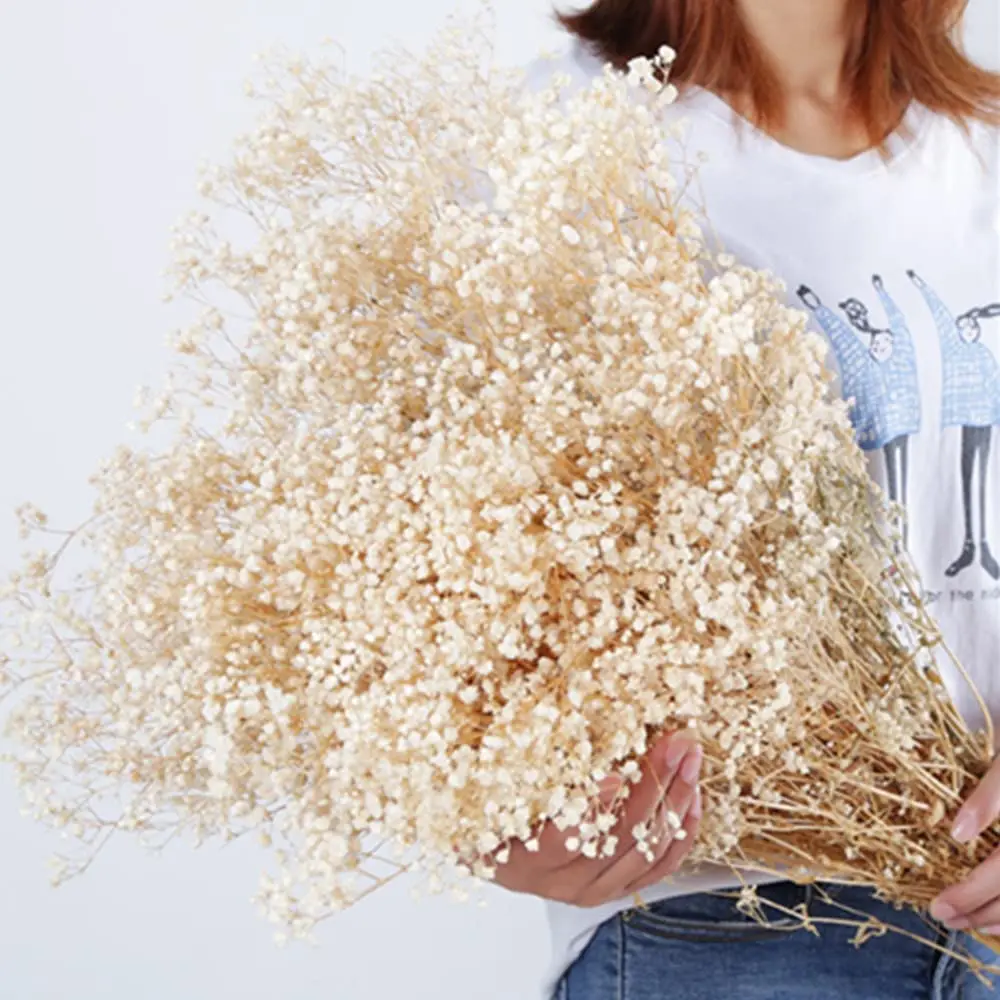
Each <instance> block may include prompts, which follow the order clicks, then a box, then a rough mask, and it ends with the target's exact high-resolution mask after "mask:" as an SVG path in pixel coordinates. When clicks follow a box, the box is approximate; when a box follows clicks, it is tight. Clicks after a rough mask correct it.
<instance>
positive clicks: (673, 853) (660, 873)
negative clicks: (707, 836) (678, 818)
mask: <svg viewBox="0 0 1000 1000" xmlns="http://www.w3.org/2000/svg"><path fill="white" fill-rule="evenodd" d="M701 809H702V806H701V789H700V788H696V789H695V792H694V799H693V801H692V802H691V808H690V809H689V810H688V812H687V815H686V816H685V817H684V825H683V826H682V827H681V829H682V830H683V831H684V837H683V838H677V837H675V838H674V840H673V841H672V842H671V844H670V846H669V848H668V849H667V851H666V852H665V853H664V855H663V857H662V858H660V860H659V861H657V863H656V864H654V865H653V866H652V867H651V868H650V869H649V870H648V871H647V872H646V873H645V874H644V875H643V876H642V877H641V878H640V879H639V880H638V882H635V883H633V884H632V885H629V886H627V887H626V890H625V892H626V893H635V892H641V891H642V890H643V889H648V888H649V887H650V886H651V885H657V884H658V883H660V882H662V881H664V879H667V878H669V877H670V876H671V875H674V874H676V873H677V871H679V870H680V867H681V865H682V864H683V863H684V859H685V858H686V857H687V856H688V855H689V854H690V853H691V848H692V847H694V838H695V835H696V834H697V832H698V824H699V823H700V822H701Z"/></svg>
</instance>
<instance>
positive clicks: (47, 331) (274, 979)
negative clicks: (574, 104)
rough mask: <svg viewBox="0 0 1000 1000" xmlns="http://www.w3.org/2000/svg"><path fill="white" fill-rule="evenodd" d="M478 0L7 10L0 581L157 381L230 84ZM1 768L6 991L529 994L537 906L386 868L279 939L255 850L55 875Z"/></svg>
mask: <svg viewBox="0 0 1000 1000" xmlns="http://www.w3.org/2000/svg"><path fill="white" fill-rule="evenodd" d="M474 6H475V0H462V2H458V0H424V2H416V0H383V2H381V3H378V2H367V3H358V2H357V0H170V2H167V0H142V2H141V3H135V2H133V0H86V2H85V3H81V2H80V0H32V2H31V3H23V2H22V3H15V2H14V0H5V2H4V3H2V4H0V83H2V86H0V122H2V123H3V131H2V133H0V136H2V139H0V145H2V150H3V152H2V157H0V292H2V296H0V303H2V307H0V342H2V346H3V353H2V354H0V575H2V576H4V577H5V576H6V575H7V572H8V571H9V570H10V569H11V568H12V567H13V565H14V563H15V562H16V559H17V556H18V553H19V552H20V551H21V549H22V548H23V543H21V542H20V541H19V540H18V539H17V536H16V526H15V521H14V517H13V514H12V512H13V508H14V507H15V506H16V505H17V504H19V503H22V502H24V501H29V500H30V501H32V502H35V503H38V504H39V505H40V506H41V507H42V508H43V509H45V510H46V511H47V512H48V513H50V514H51V515H52V517H53V522H54V523H55V524H56V526H58V527H67V526H72V525H75V524H78V523H79V522H80V521H82V520H83V519H84V518H85V517H86V516H87V514H88V512H89V505H90V503H91V502H92V499H93V497H92V494H91V491H90V489H89V487H88V486H87V477H88V476H89V475H90V474H91V473H92V472H93V471H94V469H95V468H96V466H97V464H98V463H99V462H100V461H101V460H102V459H103V458H105V457H106V456H107V455H109V454H110V452H111V451H112V449H113V448H114V447H115V445H116V444H118V443H119V442H120V441H128V442H130V443H136V442H137V441H139V440H140V439H139V438H137V437H136V436H134V435H131V434H129V433H128V432H127V431H126V429H125V425H126V423H127V422H128V421H130V420H131V419H133V417H134V412H133V410H132V398H133V394H134V391H135V389H136V387H137V386H138V385H139V384H142V383H146V384H151V385H154V386H156V385H159V382H160V377H161V373H162V371H163V370H164V366H165V365H166V364H167V363H168V361H169V359H170V354H169V352H168V351H167V349H166V347H165V345H164V338H165V336H166V334H167V333H168V331H169V330H170V329H171V328H172V326H173V325H175V323H176V318H175V317H174V316H173V314H172V313H171V311H170V309H169V308H167V307H165V306H163V305H162V304H161V302H160V294H161V292H162V290H163V284H162V280H161V278H160V272H161V269H162V268H163V266H164V265H165V264H166V263H167V260H168V253H167V240H168V230H169V227H170V225H171V223H173V222H174V221H175V220H176V219H177V218H178V217H179V216H180V215H181V214H182V213H183V212H185V211H187V210H189V209H191V208H193V207H194V206H195V205H196V204H197V200H196V197H195V193H194V191H195V170H196V166H197V163H198V161H199V159H201V158H202V156H207V157H209V158H210V159H213V160H216V161H218V160H220V159H223V158H225V156H226V152H227V149H228V147H229V143H230V141H231V139H232V137H233V136H234V135H235V134H236V133H237V132H238V131H240V130H241V129H242V128H244V127H246V126H247V125H248V124H249V123H250V121H251V120H252V113H253V109H252V105H251V104H250V102H248V101H247V100H245V99H244V97H243V91H242V83H243V80H244V79H245V78H246V77H247V76H248V75H249V74H250V72H251V70H252V61H251V60H252V55H253V53H254V52H256V51H259V50H261V49H263V48H265V47H266V46H268V45H270V44H271V43H273V42H276V41H282V42H286V43H288V44H289V45H290V46H292V47H295V48H298V49H304V50H310V49H314V48H315V47H316V43H317V42H318V41H319V40H320V39H322V38H323V37H324V36H331V37H333V38H336V39H337V40H338V41H340V42H342V43H343V45H344V46H345V48H346V50H347V52H348V53H349V56H350V59H351V62H352V65H354V66H356V67H363V66H364V65H365V64H366V62H367V58H368V56H369V54H370V52H371V51H372V50H373V49H375V48H379V47H381V46H382V45H383V44H385V43H387V42H389V41H403V42H405V43H407V44H408V45H411V46H414V47H416V46H422V45H423V43H424V41H425V40H426V39H427V38H429V37H430V35H431V34H432V33H433V31H434V30H435V29H436V28H437V27H438V26H440V25H441V24H442V22H443V19H444V17H445V16H446V15H447V14H448V13H449V12H450V11H453V10H455V9H456V8H458V7H465V8H472V7H474ZM497 6H498V8H499V11H498V24H499V30H500V34H499V51H500V56H501V58H502V59H503V60H504V61H506V62H511V63H526V62H527V61H529V60H530V59H531V58H532V57H533V56H534V55H535V54H536V53H537V52H538V51H539V50H540V49H542V48H550V47H553V46H555V45H557V44H558V43H559V41H560V38H559V35H558V33H557V32H556V31H555V30H554V29H553V28H552V26H551V23H550V22H549V19H548V14H549V10H550V2H549V0H502V2H501V3H499V4H498V5H497ZM997 8H998V5H997V2H996V0H974V2H973V4H972V10H971V15H970V21H969V42H970V47H971V48H972V50H973V51H974V53H975V54H976V56H977V57H978V58H980V59H981V60H982V61H984V62H989V63H991V64H993V63H995V62H997V55H998V43H1000V38H998V29H1000V20H998V9H997ZM19 809H20V803H19V799H18V796H17V793H16V790H15V788H14V786H13V782H12V780H11V779H10V775H9V773H7V772H0V847H2V850H0V998H2V1000H220V998H229V997H233V998H240V1000H414V998H416V1000H424V998H427V1000H430V998H433V1000H535V998H537V997H538V996H539V988H538V983H539V979H540V976H541V973H542V970H543V968H544V966H545V963H546V961H547V959H548V937H547V928H546V925H545V922H544V918H543V912H542V907H541V906H540V904H538V903H536V902H534V901H532V900H528V899H526V898H523V897H514V896H512V895H509V894H506V893H502V892H500V891H493V890H491V891H488V892H487V899H488V904H489V905H488V906H487V907H486V908H485V909H480V908H476V907H474V906H471V905H463V904H459V903H454V902H451V901H450V900H448V899H447V898H440V899H433V900H423V901H419V902H414V901H413V900H412V899H411V898H410V893H409V891H408V888H407V886H406V885H403V884H400V885H394V886H392V887H390V888H388V889H386V890H385V891H384V892H383V893H380V894H376V895H375V896H374V897H372V898H371V899H369V900H367V901H366V902H364V903H363V904H361V905H360V906H358V907H357V908H356V909H354V910H352V911H350V912H348V913H346V914H342V915H341V916H339V917H338V918H336V919H334V920H333V921H331V922H330V923H328V924H327V925H325V927H323V928H322V929H321V930H320V945H319V947H317V948H309V947H308V946H304V945H293V946H291V947H290V948H288V949H285V950H279V949H277V948H276V947H275V946H274V945H273V943H272V937H271V928H270V926H269V925H268V924H266V923H265V922H264V921H263V920H262V919H261V918H259V917H258V916H257V914H256V912H255V911H254V909H253V907H252V906H251V905H250V904H249V897H250V896H251V894H252V893H253V891H254V890H255V888H256V883H257V876H258V873H259V871H260V869H261V867H262V865H263V864H264V862H265V857H264V855H263V853H262V852H260V851H258V850H257V849H256V848H254V847H252V846H248V845H241V846H239V847H234V848H229V849H226V850H222V849H216V848H206V849H203V850H202V851H200V852H192V851H191V850H190V849H189V848H187V847H186V846H177V847H176V848H175V849H173V850H172V851H170V852H169V853H168V854H167V855H166V856H163V857H151V856H149V855H147V854H144V853H142V852H140V851H138V850H137V849H135V848H133V846H132V845H131V844H130V843H128V842H126V841H124V840H122V841H120V842H118V843H116V844H113V845H112V847H111V848H109V849H108V850H107V852H106V853H105V854H104V855H103V856H102V858H101V859H100V860H99V862H98V863H97V864H96V866H95V867H94V868H93V869H92V870H91V871H90V872H89V873H88V874H87V875H86V876H85V877H84V878H83V879H82V880H79V881H76V882H74V883H71V884H70V885H69V886H67V887H65V888H63V889H60V890H58V891H54V890H52V889H50V888H49V886H48V881H47V868H46V860H47V858H48V857H49V855H50V854H51V852H52V850H53V848H54V847H55V846H56V844H57V842H56V841H54V840H53V839H52V838H51V837H50V836H49V835H48V834H47V833H45V832H44V831H42V830H40V829H38V828H36V827H35V826H34V825H32V824H31V823H30V822H29V821H28V820H25V819H22V818H21V816H20V814H19Z"/></svg>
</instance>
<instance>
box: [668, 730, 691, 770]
mask: <svg viewBox="0 0 1000 1000" xmlns="http://www.w3.org/2000/svg"><path fill="white" fill-rule="evenodd" d="M690 749H691V744H690V743H688V742H686V741H685V740H682V739H677V738H675V739H673V740H671V741H670V746H669V747H668V748H667V752H666V753H665V754H664V755H663V763H664V764H665V765H666V769H667V770H668V771H676V770H677V768H678V767H679V766H680V763H681V761H682V760H683V759H684V755H685V754H686V753H687V752H688V750H690Z"/></svg>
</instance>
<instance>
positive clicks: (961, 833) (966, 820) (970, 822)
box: [951, 812, 978, 844]
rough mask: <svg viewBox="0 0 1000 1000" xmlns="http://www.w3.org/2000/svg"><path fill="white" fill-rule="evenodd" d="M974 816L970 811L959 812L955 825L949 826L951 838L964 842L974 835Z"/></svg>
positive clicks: (975, 823) (975, 824)
mask: <svg viewBox="0 0 1000 1000" xmlns="http://www.w3.org/2000/svg"><path fill="white" fill-rule="evenodd" d="M977 825H978V824H977V822H976V817H975V814H973V813H971V812H959V814H958V818H957V819H956V820H955V825H954V826H953V827H952V828H951V836H952V839H954V840H957V841H958V842H959V843H960V844H966V843H968V842H969V841H970V840H972V838H973V837H975V835H976V826H977Z"/></svg>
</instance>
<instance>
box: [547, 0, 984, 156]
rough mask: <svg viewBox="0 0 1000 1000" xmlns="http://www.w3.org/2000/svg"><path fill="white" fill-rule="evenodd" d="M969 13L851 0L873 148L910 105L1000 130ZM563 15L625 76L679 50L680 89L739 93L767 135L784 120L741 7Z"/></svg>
mask: <svg viewBox="0 0 1000 1000" xmlns="http://www.w3.org/2000/svg"><path fill="white" fill-rule="evenodd" d="M803 2H804V3H807V2H808V0H803ZM967 6H968V0H851V4H850V8H849V12H850V16H851V18H852V21H853V30H852V41H851V44H850V46H849V49H848V53H847V65H846V67H845V68H846V70H847V79H848V80H849V81H850V87H851V110H852V112H853V113H854V115H855V116H856V118H857V120H858V122H859V123H861V124H862V125H863V127H864V128H865V129H866V130H867V132H868V135H869V137H870V138H871V141H872V143H873V145H881V144H882V143H883V141H884V140H885V138H886V136H887V135H889V133H890V132H892V130H893V129H894V128H895V127H896V126H897V125H898V123H899V120H900V118H901V116H902V114H903V113H904V111H905V110H906V108H907V107H908V106H909V104H910V102H911V101H917V102H919V103H921V104H923V105H925V106H926V107H928V108H930V109H931V110H932V111H936V112H939V113H942V114H945V115H948V116H949V117H951V118H953V119H955V120H956V121H959V122H962V123H966V122H969V121H972V120H976V119H978V120H981V121H985V122H988V123H990V124H1000V74H996V73H992V72H990V71H988V70H986V69H984V68H983V67H981V66H978V65H976V64H975V63H974V62H973V61H972V60H971V59H970V58H969V57H968V56H967V55H966V53H965V51H964V50H963V48H962V43H961V27H962V20H963V17H964V15H965V11H966V8H967ZM556 17H557V18H558V20H559V21H560V23H561V24H562V25H563V26H564V27H565V28H567V29H568V30H569V31H570V32H572V33H573V34H574V35H576V36H578V37H579V38H580V39H582V40H583V41H584V42H585V43H587V45H588V47H589V48H590V49H591V50H592V51H593V52H594V53H595V54H596V55H597V56H599V57H600V58H602V59H603V60H604V61H606V62H611V63H614V64H615V65H616V66H619V67H622V68H624V66H625V65H626V64H627V63H628V61H629V60H630V59H633V58H635V57H636V56H648V57H652V56H653V55H654V54H655V53H656V51H657V49H659V47H660V46H661V45H670V46H671V47H672V48H673V49H675V50H676V51H677V61H676V63H675V64H674V67H673V69H672V71H671V79H672V80H673V82H674V83H676V84H678V85H683V84H684V83H693V84H697V85H699V86H701V87H704V88H706V89H707V90H712V91H714V92H716V93H718V94H720V95H722V96H727V95H738V96H739V97H740V99H741V101H742V102H744V103H745V104H746V105H747V106H748V110H749V117H751V118H752V119H753V120H754V121H755V123H756V124H758V125H760V126H762V127H765V128H766V127H769V126H773V125H777V124H780V123H781V121H782V118H783V108H784V99H783V94H782V90H781V86H780V83H779V81H778V78H777V76H776V74H775V72H774V70H773V69H772V67H771V65H770V63H769V61H768V59H767V56H766V55H765V53H764V52H763V51H762V50H761V48H760V47H759V46H758V45H757V44H756V42H755V40H754V38H753V36H752V35H751V33H750V31H749V29H748V27H747V25H746V23H745V21H744V19H743V17H742V16H741V13H740V6H739V4H738V2H737V0H596V2H594V3H592V4H591V6H589V7H588V8H587V9H585V10H581V11H579V12H576V13H558V12H557V14H556Z"/></svg>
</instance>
